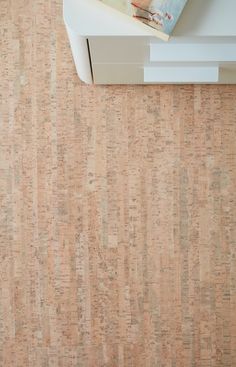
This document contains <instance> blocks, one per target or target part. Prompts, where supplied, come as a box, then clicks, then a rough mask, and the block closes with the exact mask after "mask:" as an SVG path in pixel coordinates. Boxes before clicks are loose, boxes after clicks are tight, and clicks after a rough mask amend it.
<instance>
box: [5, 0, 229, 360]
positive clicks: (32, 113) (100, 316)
mask: <svg viewBox="0 0 236 367" xmlns="http://www.w3.org/2000/svg"><path fill="white" fill-rule="evenodd" d="M0 21H1V23H0V36H1V37H0V284H1V287H0V366H1V367H102V366H104V367H105V366H106V367H144V366H145V367H235V366H236V223H235V220H236V187H235V183H236V143H235V138H236V86H233V85H231V86H209V85H208V86H207V85H202V86H192V85H188V86H186V85H182V86H171V85H169V86H158V85H152V86H87V85H84V84H83V83H81V82H80V81H79V79H78V78H77V76H76V72H75V68H74V64H73V61H72V57H71V52H70V48H69V43H68V39H67V36H66V33H65V28H64V25H63V21H62V1H61V0H16V1H14V2H13V1H11V0H1V2H0Z"/></svg>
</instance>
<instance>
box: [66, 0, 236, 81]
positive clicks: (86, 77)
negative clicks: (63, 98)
mask: <svg viewBox="0 0 236 367" xmlns="http://www.w3.org/2000/svg"><path fill="white" fill-rule="evenodd" d="M235 2H236V0H227V2H226V1H224V0H189V1H188V3H187V5H186V7H185V10H184V17H181V18H180V21H179V22H178V23H177V26H176V28H175V30H174V34H173V38H172V39H171V41H170V43H171V44H172V45H173V43H175V40H176V39H179V37H180V39H182V40H184V41H185V42H186V39H189V40H191V38H192V37H193V38H192V40H193V39H194V40H196V41H193V42H196V43H198V42H200V43H201V42H203V43H205V42H206V43H209V44H211V43H212V42H213V43H214V42H215V40H216V39H217V40H218V41H219V42H220V43H221V42H222V43H224V42H225V41H223V40H224V38H225V39H227V40H226V43H228V44H229V43H231V41H232V42H233V43H235V37H236V26H235V19H234V18H235V16H234V12H233V11H229V9H235ZM226 5H227V9H228V11H227V12H225V6H226ZM204 9H205V12H204ZM206 10H207V11H206ZM226 13H227V14H226ZM88 15H89V16H88ZM209 15H210V16H209ZM63 16H64V22H65V24H66V28H67V33H68V36H69V40H70V44H71V49H72V54H73V57H74V61H75V65H76V70H77V73H78V75H79V77H80V79H81V80H82V81H84V82H85V83H88V84H90V83H93V75H92V68H91V64H90V62H91V60H90V53H89V48H88V41H87V39H89V37H97V36H98V37H99V36H107V37H110V36H111V37H112V36H136V37H144V38H145V37H147V38H149V39H150V44H152V42H154V43H155V42H157V43H159V46H160V45H161V44H160V42H161V43H162V44H163V41H160V40H158V39H156V38H154V37H153V32H152V29H151V28H149V27H147V26H145V25H142V23H140V22H137V21H135V20H133V19H132V18H130V17H129V16H126V15H124V14H122V13H120V12H119V11H117V10H115V9H112V8H110V7H108V6H106V5H104V4H103V3H102V2H100V1H99V0H64V1H63ZM193 18H194V19H193ZM98 20H99V21H98ZM175 37H176V38H175ZM218 41H217V42H218ZM195 46H196V45H195ZM162 47H163V48H165V47H166V46H165V43H164V44H163V46H162ZM176 47H180V46H176ZM202 47H203V49H204V46H202ZM212 48H214V46H212ZM153 50H155V47H153ZM163 51H164V50H163ZM216 53H217V52H216V50H215V54H216ZM233 54H234V52H233ZM152 57H153V58H154V59H155V58H156V56H155V51H154V52H153V53H152ZM230 58H231V57H230ZM153 66H155V65H153ZM156 66H157V65H156ZM145 67H147V65H144V68H145ZM219 67H220V69H221V66H219ZM153 71H154V69H153ZM144 82H145V81H144ZM209 82H210V81H209ZM218 83H221V84H224V83H236V73H235V70H233V69H232V70H230V69H228V70H221V72H220V75H219V80H218Z"/></svg>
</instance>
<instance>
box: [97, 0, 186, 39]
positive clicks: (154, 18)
mask: <svg viewBox="0 0 236 367" xmlns="http://www.w3.org/2000/svg"><path fill="white" fill-rule="evenodd" d="M100 1H101V2H103V3H104V4H106V5H108V6H111V7H112V8H115V9H116V10H118V11H121V12H122V13H124V14H126V15H128V16H130V17H132V18H133V19H134V20H136V21H139V22H142V23H144V24H145V25H147V26H149V27H152V28H153V29H155V34H156V36H157V37H159V38H161V39H162V40H164V41H168V39H169V37H170V35H171V33H172V31H173V29H174V27H175V25H176V23H177V21H178V19H179V17H180V15H181V13H182V11H183V8H184V6H185V4H186V3H187V1H188V0H100Z"/></svg>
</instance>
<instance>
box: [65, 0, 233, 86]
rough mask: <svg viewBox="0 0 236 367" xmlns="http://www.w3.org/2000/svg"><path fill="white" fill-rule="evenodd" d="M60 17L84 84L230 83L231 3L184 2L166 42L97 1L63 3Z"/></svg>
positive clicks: (68, 0)
mask: <svg viewBox="0 0 236 367" xmlns="http://www.w3.org/2000/svg"><path fill="white" fill-rule="evenodd" d="M63 12H64V21H65V24H66V28H67V32H68V36H69V40H70V44H71V49H72V53H73V57H74V61H75V65H76V69H77V72H78V75H79V77H80V78H81V79H82V80H83V81H84V82H86V83H96V84H152V83H158V84H159V83H212V84H225V83H230V84H235V83H236V21H235V14H236V0H189V1H188V3H187V5H186V7H185V9H184V11H183V13H182V15H181V17H180V20H179V22H178V23H177V26H176V27H175V30H174V32H173V35H172V37H171V39H170V41H169V42H164V41H161V40H159V39H158V38H156V37H154V35H153V31H152V29H151V28H149V27H147V26H145V25H143V24H142V23H140V22H137V21H135V20H133V19H132V18H130V17H128V16H126V15H124V14H122V13H120V12H118V11H116V10H114V9H112V8H109V7H108V6H106V5H104V4H103V3H101V2H100V1H99V0H64V7H63Z"/></svg>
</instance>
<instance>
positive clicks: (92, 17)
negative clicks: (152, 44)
mask: <svg viewBox="0 0 236 367" xmlns="http://www.w3.org/2000/svg"><path fill="white" fill-rule="evenodd" d="M63 12H64V20H65V23H66V25H67V26H68V27H69V28H71V29H72V30H73V31H75V32H77V33H78V35H81V36H152V35H154V33H153V31H152V29H151V28H150V27H147V26H145V25H143V24H142V23H140V22H137V21H135V20H133V19H132V18H130V17H128V16H127V15H124V14H122V13H120V12H119V11H116V10H114V9H112V8H110V7H108V6H106V5H104V4H103V3H101V2H100V1H99V0H64V3H63ZM235 14H236V0H189V1H188V3H187V5H186V6H185V9H184V11H183V13H182V15H181V17H180V19H179V21H178V23H177V25H176V27H175V29H174V32H173V34H172V36H174V37H235V36H236V21H235Z"/></svg>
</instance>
